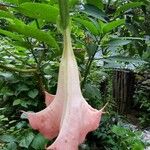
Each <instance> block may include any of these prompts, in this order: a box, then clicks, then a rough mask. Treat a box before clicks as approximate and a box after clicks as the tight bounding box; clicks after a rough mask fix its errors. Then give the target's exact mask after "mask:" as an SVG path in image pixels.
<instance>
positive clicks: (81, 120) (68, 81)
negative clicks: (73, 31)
mask: <svg viewBox="0 0 150 150" xmlns="http://www.w3.org/2000/svg"><path fill="white" fill-rule="evenodd" d="M63 36H64V49H63V54H62V58H61V62H60V68H59V78H58V86H57V92H56V95H55V96H54V95H51V94H49V93H47V92H46V105H47V107H46V108H45V109H44V110H42V111H40V112H37V113H29V112H28V113H27V115H28V119H29V123H30V125H31V126H32V128H33V129H36V130H38V131H39V132H40V133H42V134H43V135H44V136H45V137H46V138H48V139H53V138H55V137H57V138H56V140H55V142H54V143H53V144H52V145H50V146H49V147H48V148H47V150H78V145H79V144H81V143H82V142H83V141H84V139H85V136H86V134H87V133H88V132H90V131H93V130H95V129H96V128H97V127H98V126H99V122H100V119H101V115H102V113H103V108H102V109H101V110H96V109H94V108H92V107H91V106H90V105H89V104H88V103H87V102H86V101H85V99H84V97H83V96H82V93H81V89H80V81H79V72H78V66H77V62H76V59H75V56H74V52H73V49H72V44H71V37H70V29H69V28H67V29H65V30H64V35H63Z"/></svg>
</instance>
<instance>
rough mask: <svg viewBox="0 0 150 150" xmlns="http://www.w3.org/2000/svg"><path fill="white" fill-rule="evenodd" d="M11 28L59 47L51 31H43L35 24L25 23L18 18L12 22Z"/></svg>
mask: <svg viewBox="0 0 150 150" xmlns="http://www.w3.org/2000/svg"><path fill="white" fill-rule="evenodd" d="M9 28H10V29H11V30H13V31H15V32H17V33H19V34H23V35H24V36H26V37H32V38H35V39H37V40H39V41H43V42H45V43H47V44H48V45H49V46H52V47H55V48H57V49H59V47H58V44H57V42H56V41H55V39H54V38H53V37H52V36H51V35H50V33H46V32H44V31H41V30H39V29H37V28H35V27H33V26H29V25H25V24H24V23H23V22H21V21H18V20H14V23H10V25H9Z"/></svg>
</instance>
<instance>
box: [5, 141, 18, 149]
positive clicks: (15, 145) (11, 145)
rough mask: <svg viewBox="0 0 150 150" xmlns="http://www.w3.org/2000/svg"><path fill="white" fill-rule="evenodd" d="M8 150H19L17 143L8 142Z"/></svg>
mask: <svg viewBox="0 0 150 150" xmlns="http://www.w3.org/2000/svg"><path fill="white" fill-rule="evenodd" d="M7 150H17V144H16V143H15V142H10V143H8V144H7Z"/></svg>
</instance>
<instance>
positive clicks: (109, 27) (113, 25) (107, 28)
mask: <svg viewBox="0 0 150 150" xmlns="http://www.w3.org/2000/svg"><path fill="white" fill-rule="evenodd" d="M123 24H125V20H124V19H119V20H115V21H112V22H110V23H107V24H106V25H104V27H103V33H108V32H110V31H111V30H113V29H115V28H117V27H118V26H121V25H123Z"/></svg>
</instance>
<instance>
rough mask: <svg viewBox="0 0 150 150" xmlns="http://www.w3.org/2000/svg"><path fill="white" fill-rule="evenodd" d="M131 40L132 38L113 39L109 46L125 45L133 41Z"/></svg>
mask: <svg viewBox="0 0 150 150" xmlns="http://www.w3.org/2000/svg"><path fill="white" fill-rule="evenodd" d="M131 42H132V41H131V40H123V39H122V40H121V39H113V40H111V41H110V42H109V46H110V47H118V46H124V45H127V44H129V43H131Z"/></svg>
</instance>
